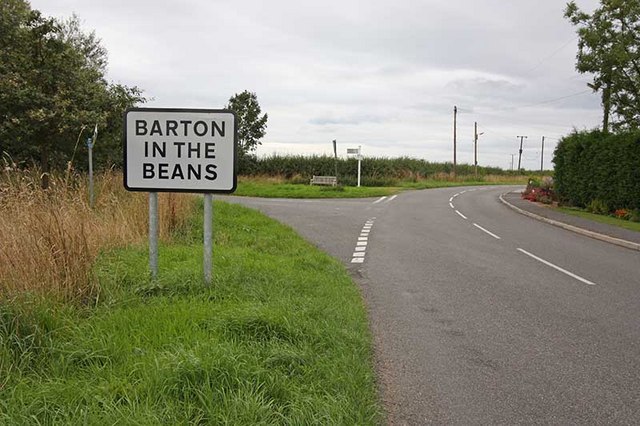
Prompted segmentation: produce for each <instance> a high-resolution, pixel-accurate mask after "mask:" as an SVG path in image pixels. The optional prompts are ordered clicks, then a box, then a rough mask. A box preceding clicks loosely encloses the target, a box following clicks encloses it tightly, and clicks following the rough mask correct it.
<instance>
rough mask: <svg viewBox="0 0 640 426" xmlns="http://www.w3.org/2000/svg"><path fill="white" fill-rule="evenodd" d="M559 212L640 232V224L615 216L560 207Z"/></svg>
mask: <svg viewBox="0 0 640 426" xmlns="http://www.w3.org/2000/svg"><path fill="white" fill-rule="evenodd" d="M558 210H559V211H561V212H563V213H567V214H570V215H572V216H578V217H582V218H584V219H590V220H593V221H596V222H600V223H606V224H607V225H613V226H618V227H620V228H624V229H628V230H631V231H636V232H640V223H639V222H631V221H629V220H624V219H618V218H617V217H613V216H604V215H601V214H595V213H589V212H587V211H584V210H581V209H576V208H570V207H558Z"/></svg>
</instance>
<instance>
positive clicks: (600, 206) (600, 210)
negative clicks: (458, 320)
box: [587, 199, 609, 215]
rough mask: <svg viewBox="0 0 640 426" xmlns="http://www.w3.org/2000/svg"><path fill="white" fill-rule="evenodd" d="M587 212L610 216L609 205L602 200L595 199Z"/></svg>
mask: <svg viewBox="0 0 640 426" xmlns="http://www.w3.org/2000/svg"><path fill="white" fill-rule="evenodd" d="M587 211H590V212H591V213H595V214H605V215H606V214H609V207H608V206H607V203H605V202H604V201H602V200H598V199H595V200H593V201H591V202H590V203H589V205H588V206H587Z"/></svg>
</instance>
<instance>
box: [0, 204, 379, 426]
mask: <svg viewBox="0 0 640 426" xmlns="http://www.w3.org/2000/svg"><path fill="white" fill-rule="evenodd" d="M200 217H201V216H200ZM194 221H195V222H194V224H193V226H192V231H191V235H185V236H184V237H183V238H182V239H181V240H182V241H181V242H180V243H179V244H174V245H171V246H165V247H161V250H160V275H159V278H158V280H157V281H155V282H153V281H151V280H150V279H149V278H148V272H147V255H146V249H145V248H138V247H131V248H128V249H123V250H117V251H114V252H111V253H107V254H104V255H103V256H102V258H101V260H100V263H99V265H98V267H97V270H96V273H97V274H98V277H99V280H100V282H101V284H102V287H103V291H102V293H101V296H100V299H99V301H98V303H97V306H96V307H92V308H72V307H69V306H52V305H50V304H46V303H45V302H43V301H35V300H33V301H29V300H27V299H25V300H24V301H22V302H21V303H13V304H9V303H4V304H0V424H12V425H20V424H90V425H93V424H95V425H102V424H144V425H147V424H171V425H173V424H177V425H180V424H182V425H186V424H216V425H217V424H230V425H248V424H262V425H272V424H273V425H276V424H293V425H303V424H304V425H307V424H317V425H326V424H349V425H351V424H358V425H367V424H379V423H380V422H381V421H382V417H381V414H380V409H379V406H378V403H377V398H376V391H375V382H374V372H373V367H372V353H371V337H370V334H369V331H368V326H367V319H366V314H365V309H364V306H363V304H362V301H361V297H360V294H359V291H358V289H357V288H356V287H355V286H354V284H353V282H352V281H351V279H350V278H349V276H348V275H347V274H346V272H345V270H344V267H343V266H342V265H341V264H340V263H339V262H337V261H336V260H334V259H332V258H331V257H329V256H328V255H326V254H324V253H322V252H320V251H318V250H317V249H315V248H314V247H312V246H311V245H310V244H308V243H307V242H305V241H304V240H302V239H301V238H300V237H299V236H297V235H296V234H295V233H294V232H293V231H292V230H291V229H289V228H287V227H285V226H283V225H280V224H278V223H277V222H275V221H273V220H271V219H269V218H266V217H264V216H262V215H260V214H259V213H257V212H255V211H252V210H249V209H246V208H243V207H240V206H235V205H228V204H225V203H218V202H216V205H215V224H214V230H215V234H214V238H215V245H214V283H213V285H212V286H211V287H206V286H204V285H203V282H202V278H201V275H202V273H201V269H202V244H201V242H200V239H201V223H197V219H194Z"/></svg>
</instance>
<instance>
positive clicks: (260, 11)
mask: <svg viewBox="0 0 640 426" xmlns="http://www.w3.org/2000/svg"><path fill="white" fill-rule="evenodd" d="M565 3H566V2H565V1H564V0H535V1H523V0H514V1H506V0H457V1H455V0H454V1H452V0H422V1H419V0H412V1H403V0H396V1H388V0H387V1H380V0H369V1H353V0H341V1H335V0H324V1H322V2H318V1H314V2H310V1H295V0H284V1H278V0H269V1H244V0H229V1H214V0H181V1H171V0H167V1H162V2H160V1H156V0H126V1H124V0H109V1H102V0H100V1H97V0H95V1H94V0H31V5H32V7H33V8H35V9H38V10H40V11H42V12H43V13H44V14H46V15H49V16H55V17H68V16H70V15H71V14H72V13H74V12H75V13H76V14H77V15H79V17H80V18H81V20H82V21H83V24H84V28H85V29H86V30H95V31H96V33H97V35H98V36H99V37H100V38H101V39H102V44H103V46H104V47H105V48H106V49H107V50H108V51H109V75H108V78H109V79H110V80H112V81H114V82H120V83H124V84H126V85H130V86H131V85H136V86H139V87H140V88H142V89H144V91H145V93H146V95H147V96H148V97H151V98H153V100H152V101H151V102H149V103H148V106H153V107H176V108H178V107H180V108H223V107H224V106H225V105H226V103H227V101H228V99H229V97H230V96H232V95H233V94H234V93H239V92H241V91H243V90H250V91H252V92H255V93H256V94H257V95H258V99H259V102H260V105H261V107H262V109H263V111H264V112H267V113H268V114H269V121H268V127H267V135H266V137H265V138H264V139H263V145H262V146H261V147H260V148H259V150H258V153H259V154H260V155H269V154H273V153H278V154H332V144H331V141H332V140H333V139H337V141H338V154H339V155H343V156H344V155H345V154H346V149H347V148H354V147H357V146H358V145H362V149H363V153H364V154H365V155H366V156H385V157H398V156H410V157H416V158H424V159H426V160H429V161H438V162H441V161H452V160H453V107H454V105H457V106H458V109H459V114H458V162H459V163H468V164H472V163H473V123H474V122H475V121H477V122H478V127H479V132H482V133H483V134H482V135H481V136H480V137H479V142H478V152H479V154H478V162H479V164H480V165H491V166H499V167H502V168H510V167H511V158H512V157H511V154H517V152H518V145H519V141H518V139H517V138H516V136H518V135H527V136H528V139H526V140H525V144H524V154H523V163H522V164H523V167H526V168H528V169H537V168H539V167H540V152H541V139H542V136H546V138H547V140H546V143H545V156H544V157H545V168H551V158H552V151H553V148H554V146H555V143H556V140H557V138H560V137H561V136H563V135H566V134H567V133H569V132H571V130H572V129H573V128H577V129H585V128H587V129H591V128H593V127H596V126H598V125H599V123H600V121H601V108H600V101H599V97H598V95H596V94H592V93H591V92H590V90H589V89H588V88H587V86H586V83H587V82H588V81H589V76H587V75H580V74H578V73H577V72H576V71H575V54H576V49H577V48H576V46H577V38H576V34H575V28H573V27H572V26H571V25H570V23H569V22H568V21H566V20H565V19H564V18H563V9H564V7H565ZM577 3H578V6H579V7H581V8H582V9H584V10H586V11H589V12H590V11H592V10H593V9H594V8H595V7H596V6H597V4H598V1H597V0H577ZM515 161H516V163H517V155H516V157H515Z"/></svg>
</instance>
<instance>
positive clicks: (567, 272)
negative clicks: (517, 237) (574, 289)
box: [518, 248, 596, 285]
mask: <svg viewBox="0 0 640 426" xmlns="http://www.w3.org/2000/svg"><path fill="white" fill-rule="evenodd" d="M518 251H519V252H520V253H524V254H526V255H527V256H529V257H531V258H533V259H535V260H537V261H538V262H542V263H544V264H545V265H547V266H550V267H552V268H553V269H556V270H558V271H560V272H562V273H563V274H566V275H569V276H570V277H571V278H575V279H576V280H578V281H580V282H582V283H585V284H588V285H596V283H593V282H591V281H589V280H586V279H584V278H582V277H581V276H578V275H576V274H574V273H572V272H569V271H567V270H566V269H563V268H561V267H559V266H557V265H554V264H553V263H551V262H548V261H546V260H544V259H542V258H539V257H538V256H536V255H534V254H531V253H529V252H528V251H526V250H523V249H521V248H519V249H518Z"/></svg>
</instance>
